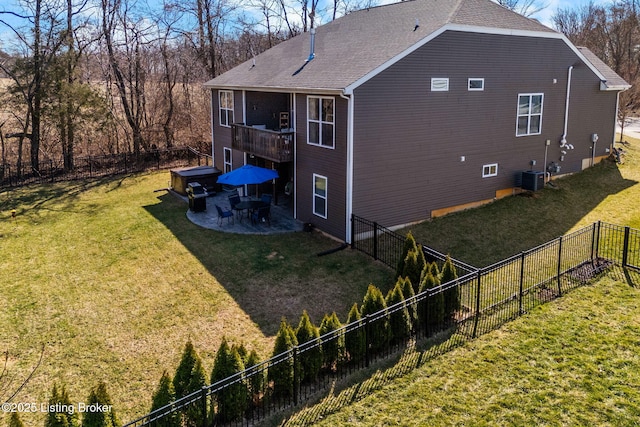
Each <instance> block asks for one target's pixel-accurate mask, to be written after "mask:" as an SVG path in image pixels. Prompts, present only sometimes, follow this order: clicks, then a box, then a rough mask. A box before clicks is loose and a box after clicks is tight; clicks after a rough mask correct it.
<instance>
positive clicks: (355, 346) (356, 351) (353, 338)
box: [344, 303, 367, 362]
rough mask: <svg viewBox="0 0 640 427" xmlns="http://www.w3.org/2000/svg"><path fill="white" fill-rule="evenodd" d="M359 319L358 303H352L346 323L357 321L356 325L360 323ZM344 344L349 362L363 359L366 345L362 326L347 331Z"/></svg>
mask: <svg viewBox="0 0 640 427" xmlns="http://www.w3.org/2000/svg"><path fill="white" fill-rule="evenodd" d="M361 321H362V314H361V313H360V309H359V308H358V303H354V304H353V306H352V307H351V310H349V317H348V318H347V324H348V325H349V324H352V323H356V322H357V324H358V325H361ZM344 346H345V351H346V353H347V355H348V356H349V360H350V361H351V362H360V361H361V360H362V359H364V356H365V354H366V353H365V352H366V346H367V336H366V335H365V331H364V328H362V327H358V328H357V329H355V330H351V331H347V332H346V333H345V336H344Z"/></svg>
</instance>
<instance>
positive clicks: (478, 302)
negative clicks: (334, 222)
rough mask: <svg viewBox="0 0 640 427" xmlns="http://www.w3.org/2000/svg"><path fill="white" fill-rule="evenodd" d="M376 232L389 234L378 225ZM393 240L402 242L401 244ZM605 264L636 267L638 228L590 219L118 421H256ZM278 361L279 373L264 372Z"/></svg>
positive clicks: (503, 317) (533, 301) (482, 324)
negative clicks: (446, 306) (317, 362)
mask: <svg viewBox="0 0 640 427" xmlns="http://www.w3.org/2000/svg"><path fill="white" fill-rule="evenodd" d="M375 229H376V235H377V234H378V230H377V227H375ZM380 236H384V238H385V239H393V238H394V237H391V234H388V233H386V232H384V233H380ZM361 237H362V235H361ZM371 244H373V243H371ZM373 245H375V246H377V247H378V248H381V247H384V245H382V246H381V245H380V243H378V244H373ZM393 245H395V246H393V247H395V248H396V250H399V251H401V250H402V246H401V245H400V246H398V245H397V244H396V243H393ZM398 248H399V249H398ZM388 252H389V249H385V250H384V253H388ZM387 260H388V261H389V262H390V263H391V265H392V266H393V256H392V255H390V254H389V255H388V258H387ZM614 264H616V265H620V266H623V267H628V268H632V269H636V270H638V271H640V230H636V229H631V228H629V227H619V226H616V225H611V224H606V223H600V222H598V223H595V224H593V225H591V226H588V227H585V228H583V229H581V230H578V231H576V232H574V233H571V234H569V235H566V236H562V237H559V238H557V239H555V240H553V241H550V242H548V243H545V244H544V245H540V246H538V247H536V248H533V249H530V250H528V251H525V252H522V253H521V254H518V255H516V256H513V257H511V258H509V259H506V260H504V261H501V262H498V263H496V264H494V265H491V266H488V267H485V268H481V269H474V270H473V271H470V272H466V273H464V274H462V275H460V276H459V277H458V278H457V279H455V280H453V281H450V282H448V283H443V284H442V285H440V286H439V287H437V288H433V289H429V290H427V291H425V292H422V293H419V294H417V295H415V296H414V297H411V298H408V299H406V300H405V301H402V302H399V303H397V304H395V305H393V306H390V307H387V308H386V309H385V310H381V311H379V312H377V313H375V314H373V315H369V316H366V317H365V318H363V319H361V320H359V321H356V322H352V323H350V324H347V325H344V326H342V327H341V328H340V329H338V330H336V331H333V332H331V333H328V334H325V335H323V336H321V337H320V338H319V339H316V340H312V341H309V342H306V343H301V344H300V345H298V346H296V347H295V348H293V349H291V350H289V351H287V352H284V353H282V354H279V355H277V356H275V357H273V358H271V359H269V360H267V361H264V362H262V363H259V364H257V365H255V366H251V367H249V368H247V369H246V370H244V371H243V372H240V373H237V374H236V375H234V376H232V377H229V378H226V379H224V380H222V381H219V382H216V383H215V384H212V385H210V386H206V387H204V388H202V389H201V390H199V391H196V392H194V393H192V394H191V395H189V396H186V397H183V398H181V399H179V400H177V401H176V402H173V403H171V404H170V405H167V406H165V407H163V408H160V409H158V410H156V411H154V412H152V413H150V414H147V415H145V416H143V417H141V418H139V419H137V420H135V421H133V422H131V423H129V424H127V425H126V427H133V426H148V425H150V426H160V425H170V424H167V421H168V417H174V419H175V418H178V419H180V420H181V423H182V425H189V426H211V425H255V424H256V423H258V422H260V421H261V420H264V419H265V418H267V417H269V416H270V415H272V414H275V413H279V412H282V411H283V410H285V409H291V408H292V407H294V406H295V405H298V404H300V403H303V402H309V401H311V400H312V399H317V398H319V397H321V396H322V394H323V393H325V392H326V391H328V390H330V389H331V387H332V386H333V385H334V384H335V382H336V381H337V380H339V379H343V378H346V377H349V376H350V374H352V373H353V372H355V371H359V370H361V369H364V368H367V367H369V366H370V365H371V364H372V363H374V362H376V361H378V360H380V359H389V358H390V356H395V355H398V354H401V353H402V352H403V351H404V350H406V349H407V348H408V347H410V346H413V345H415V343H417V342H430V341H425V339H430V338H436V339H437V340H438V341H439V344H438V345H437V346H433V347H431V349H430V354H429V355H430V356H431V357H433V356H435V355H436V354H441V353H443V352H446V351H448V349H450V348H451V347H454V346H457V345H459V344H460V343H462V342H465V341H467V340H470V339H473V338H475V337H477V336H479V335H481V334H484V333H486V332H489V331H492V330H494V329H496V328H498V327H499V326H501V325H502V324H504V323H505V322H508V321H510V320H512V319H515V318H516V317H518V316H520V315H522V314H523V313H526V312H527V311H529V310H531V309H532V308H533V307H535V306H538V305H540V304H544V303H546V302H548V301H551V300H553V299H555V298H557V297H559V296H561V295H562V294H563V293H566V292H568V291H569V290H571V289H573V288H576V287H579V286H582V285H584V284H586V283H588V282H589V281H591V280H592V279H593V278H594V277H595V276H596V275H597V274H598V273H600V272H601V271H603V270H605V269H607V268H609V267H610V266H613V265H614ZM452 290H455V291H456V294H457V295H458V298H459V308H458V309H456V310H455V312H453V313H451V314H450V315H445V316H443V317H440V318H439V319H437V321H434V319H435V318H434V309H433V307H436V306H437V301H438V299H439V298H442V295H443V294H446V293H448V292H451V291H452ZM409 313H412V314H409ZM399 316H404V318H408V319H410V322H411V328H410V329H407V330H406V331H405V332H404V333H398V332H397V329H396V328H394V327H393V325H394V324H396V323H395V322H396V321H397V319H398V317H399ZM381 331H382V332H381ZM381 336H382V337H383V339H382V340H380V337H381ZM358 340H361V341H360V342H362V343H363V346H362V347H361V348H362V350H363V351H361V352H359V351H356V349H357V348H358V347H354V346H353V343H354V342H358ZM433 348H437V350H435V351H432V350H433ZM335 349H340V350H339V351H337V352H336V350H335ZM319 352H322V354H323V359H322V360H323V362H322V367H321V369H320V370H319V371H318V372H316V373H314V375H311V376H309V375H308V371H305V368H304V367H305V366H307V365H306V364H305V363H304V360H305V358H310V357H313V355H314V354H318V353H319ZM283 369H284V371H285V372H286V373H287V375H280V376H275V375H272V373H274V372H275V371H279V372H283Z"/></svg>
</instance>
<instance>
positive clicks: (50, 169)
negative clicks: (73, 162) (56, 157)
mask: <svg viewBox="0 0 640 427" xmlns="http://www.w3.org/2000/svg"><path fill="white" fill-rule="evenodd" d="M49 173H51V182H53V179H54V177H55V172H54V170H53V160H51V159H49Z"/></svg>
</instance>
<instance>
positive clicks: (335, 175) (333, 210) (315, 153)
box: [296, 94, 347, 239]
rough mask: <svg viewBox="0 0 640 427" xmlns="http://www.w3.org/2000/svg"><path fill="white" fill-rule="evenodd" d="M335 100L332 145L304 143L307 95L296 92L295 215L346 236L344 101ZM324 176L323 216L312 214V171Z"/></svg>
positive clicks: (345, 109) (345, 103) (345, 105)
mask: <svg viewBox="0 0 640 427" xmlns="http://www.w3.org/2000/svg"><path fill="white" fill-rule="evenodd" d="M334 100H335V119H336V123H335V135H336V140H335V149H328V148H324V147H318V146H315V145H309V144H307V136H306V133H307V95H304V94H298V95H296V129H297V141H296V144H297V145H296V158H297V162H296V182H297V190H296V196H297V210H298V211H297V217H298V219H299V220H301V221H305V222H307V221H309V222H311V223H313V224H314V225H315V226H317V227H318V228H319V229H321V230H322V231H325V232H327V233H329V234H331V235H333V236H336V237H338V238H341V239H346V236H345V233H346V168H347V166H346V153H347V102H346V100H344V99H343V98H341V97H338V96H337V97H334ZM314 173H315V174H318V175H323V176H326V177H327V218H326V219H324V218H321V217H319V216H317V215H314V214H313V174H314Z"/></svg>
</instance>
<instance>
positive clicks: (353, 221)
mask: <svg viewBox="0 0 640 427" xmlns="http://www.w3.org/2000/svg"><path fill="white" fill-rule="evenodd" d="M355 228H356V216H355V215H354V214H351V249H354V248H355V244H356V230H355Z"/></svg>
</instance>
